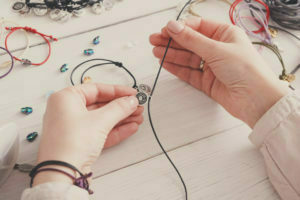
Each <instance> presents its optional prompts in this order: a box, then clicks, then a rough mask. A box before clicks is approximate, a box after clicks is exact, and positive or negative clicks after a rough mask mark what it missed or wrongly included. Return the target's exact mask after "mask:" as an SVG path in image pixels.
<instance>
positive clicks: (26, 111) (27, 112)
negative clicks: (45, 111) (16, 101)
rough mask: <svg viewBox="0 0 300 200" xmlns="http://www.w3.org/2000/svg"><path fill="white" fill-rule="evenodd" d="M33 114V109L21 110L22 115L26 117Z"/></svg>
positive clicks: (25, 108)
mask: <svg viewBox="0 0 300 200" xmlns="http://www.w3.org/2000/svg"><path fill="white" fill-rule="evenodd" d="M32 112H33V109H32V108H31V107H24V108H21V113H23V114H25V115H29V114H31V113H32Z"/></svg>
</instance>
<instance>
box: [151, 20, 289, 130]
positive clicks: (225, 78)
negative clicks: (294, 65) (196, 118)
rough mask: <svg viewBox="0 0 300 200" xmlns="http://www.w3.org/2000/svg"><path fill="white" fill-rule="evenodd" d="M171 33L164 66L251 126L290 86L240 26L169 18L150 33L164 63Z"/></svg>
mask: <svg viewBox="0 0 300 200" xmlns="http://www.w3.org/2000/svg"><path fill="white" fill-rule="evenodd" d="M170 37H171V38H172V39H173V42H172V43H171V46H170V49H169V51H168V53H167V56H166V59H165V63H164V66H163V67H164V68H165V69H166V70H168V71H169V72H171V73H172V74H174V75H175V76H177V77H178V78H180V79H182V80H183V81H186V82H187V83H189V84H191V85H192V86H193V87H195V88H197V89H199V90H201V91H203V92H205V93H206V94H207V95H208V96H210V97H211V98H213V99H214V100H215V101H217V102H218V103H220V104H221V105H222V106H223V107H224V108H225V109H226V110H227V111H228V112H229V113H231V114H232V115H233V116H235V117H237V118H239V119H241V120H243V121H244V122H246V123H247V124H248V125H249V126H250V127H252V128H253V127H254V125H255V123H256V122H257V121H258V120H259V119H260V117H262V115H263V114H264V113H265V112H266V111H267V110H268V109H269V108H270V107H271V106H272V105H273V104H274V103H276V102H277V101H278V100H279V99H280V98H281V97H283V96H284V95H285V94H287V93H288V91H289V89H288V84H286V83H284V82H283V81H280V80H279V79H278V78H277V76H275V74H274V73H273V72H272V71H271V69H270V68H269V67H268V66H267V64H266V63H265V62H264V60H263V58H262V57H261V56H260V55H259V53H258V52H257V50H256V49H255V48H254V47H253V46H252V44H251V42H250V40H249V39H248V37H247V35H246V34H245V33H244V32H243V31H242V30H241V29H240V28H238V27H236V26H233V25H228V24H220V23H217V22H213V21H209V20H205V19H201V18H195V17H193V18H189V19H187V20H185V21H180V22H176V21H170V22H169V23H168V25H167V26H166V27H164V28H163V29H162V31H161V33H156V34H153V35H151V36H150V42H151V44H152V45H154V46H155V47H154V49H153V53H154V55H155V56H156V57H157V58H159V59H160V63H161V60H162V58H163V55H164V53H165V50H166V46H167V43H168V40H169V38H170ZM201 59H203V60H204V61H205V64H204V68H203V70H200V62H201Z"/></svg>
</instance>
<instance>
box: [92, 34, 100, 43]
mask: <svg viewBox="0 0 300 200" xmlns="http://www.w3.org/2000/svg"><path fill="white" fill-rule="evenodd" d="M99 43H100V37H99V36H97V37H95V38H94V39H93V44H94V45H97V44H99Z"/></svg>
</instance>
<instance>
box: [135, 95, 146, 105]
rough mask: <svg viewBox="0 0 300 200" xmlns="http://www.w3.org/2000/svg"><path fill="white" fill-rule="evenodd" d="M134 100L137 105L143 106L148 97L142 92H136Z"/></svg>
mask: <svg viewBox="0 0 300 200" xmlns="http://www.w3.org/2000/svg"><path fill="white" fill-rule="evenodd" d="M136 98H137V99H138V101H139V105H144V104H145V103H146V102H147V100H148V96H147V95H146V94H145V93H144V92H138V93H137V94H136Z"/></svg>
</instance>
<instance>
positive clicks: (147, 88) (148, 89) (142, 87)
mask: <svg viewBox="0 0 300 200" xmlns="http://www.w3.org/2000/svg"><path fill="white" fill-rule="evenodd" d="M139 90H140V91H142V92H145V93H147V94H148V95H149V94H150V93H151V87H150V86H149V85H146V84H140V85H139Z"/></svg>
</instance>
